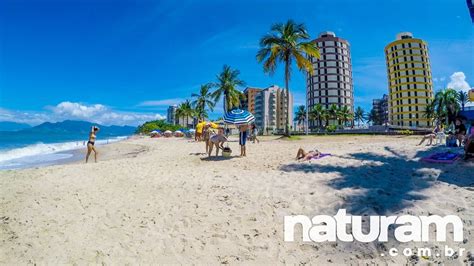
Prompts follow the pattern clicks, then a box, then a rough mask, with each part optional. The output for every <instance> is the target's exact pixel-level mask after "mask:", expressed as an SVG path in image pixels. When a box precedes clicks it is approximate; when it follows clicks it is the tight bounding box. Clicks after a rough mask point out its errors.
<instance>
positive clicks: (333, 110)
mask: <svg viewBox="0 0 474 266" xmlns="http://www.w3.org/2000/svg"><path fill="white" fill-rule="evenodd" d="M328 112H329V117H330V119H334V120H337V121H339V117H338V114H339V107H338V106H337V105H335V104H332V105H331V106H329V109H328Z"/></svg>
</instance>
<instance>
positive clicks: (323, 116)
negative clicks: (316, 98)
mask: <svg viewBox="0 0 474 266" xmlns="http://www.w3.org/2000/svg"><path fill="white" fill-rule="evenodd" d="M321 119H322V120H324V121H326V124H325V125H324V127H327V126H328V125H329V119H331V113H330V112H329V110H328V109H323V112H322V113H321Z"/></svg>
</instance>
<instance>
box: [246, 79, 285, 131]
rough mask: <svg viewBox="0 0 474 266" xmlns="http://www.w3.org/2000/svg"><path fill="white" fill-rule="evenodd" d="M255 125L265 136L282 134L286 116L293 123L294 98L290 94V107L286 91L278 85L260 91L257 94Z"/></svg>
mask: <svg viewBox="0 0 474 266" xmlns="http://www.w3.org/2000/svg"><path fill="white" fill-rule="evenodd" d="M254 115H255V125H256V126H257V128H258V129H259V130H260V132H263V134H270V133H282V132H284V130H285V125H286V116H287V115H289V119H290V124H292V122H293V96H292V94H291V93H290V100H289V105H287V101H286V93H285V89H283V88H280V87H278V86H276V85H273V86H270V87H268V88H266V89H263V90H260V91H258V92H257V93H256V94H255V112H254Z"/></svg>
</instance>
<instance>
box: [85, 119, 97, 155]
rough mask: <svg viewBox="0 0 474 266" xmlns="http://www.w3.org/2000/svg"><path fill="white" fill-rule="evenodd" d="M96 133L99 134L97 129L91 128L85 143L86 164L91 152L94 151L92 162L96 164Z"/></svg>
mask: <svg viewBox="0 0 474 266" xmlns="http://www.w3.org/2000/svg"><path fill="white" fill-rule="evenodd" d="M97 132H99V128H98V127H96V126H93V127H92V128H91V132H90V133H89V140H88V141H87V155H86V163H87V161H89V156H90V155H91V152H92V151H94V160H95V162H97V155H98V152H97V150H96V149H95V146H94V144H95V140H96V138H97V135H96V134H97Z"/></svg>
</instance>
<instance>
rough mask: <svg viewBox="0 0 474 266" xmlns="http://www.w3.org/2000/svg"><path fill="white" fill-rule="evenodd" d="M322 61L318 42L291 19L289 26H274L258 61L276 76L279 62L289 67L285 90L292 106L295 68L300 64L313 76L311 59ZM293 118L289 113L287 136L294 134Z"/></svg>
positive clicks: (263, 42)
mask: <svg viewBox="0 0 474 266" xmlns="http://www.w3.org/2000/svg"><path fill="white" fill-rule="evenodd" d="M313 57H316V58H319V50H318V47H317V45H316V43H314V42H312V41H310V36H309V34H308V32H307V31H306V27H305V26H304V25H303V24H297V23H295V22H294V21H293V20H288V21H287V22H286V23H285V24H282V23H277V24H274V25H273V26H272V27H271V33H268V34H266V35H264V36H263V37H262V39H261V40H260V50H259V51H258V53H257V61H258V62H259V63H262V62H263V71H264V72H265V73H269V74H270V75H273V74H274V73H275V70H276V68H277V63H278V62H281V63H283V64H284V65H285V91H286V93H285V94H286V97H285V98H286V103H287V106H289V99H290V97H289V96H290V89H289V82H290V78H291V66H292V63H293V61H294V62H296V65H297V66H298V69H299V70H300V71H306V72H309V73H310V74H312V73H313V71H314V69H313V65H312V63H311V58H313ZM289 118H290V115H289V113H288V112H287V114H286V127H285V134H286V135H287V136H289V135H290V128H289V125H290V120H289Z"/></svg>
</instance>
